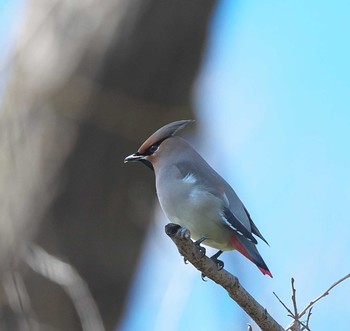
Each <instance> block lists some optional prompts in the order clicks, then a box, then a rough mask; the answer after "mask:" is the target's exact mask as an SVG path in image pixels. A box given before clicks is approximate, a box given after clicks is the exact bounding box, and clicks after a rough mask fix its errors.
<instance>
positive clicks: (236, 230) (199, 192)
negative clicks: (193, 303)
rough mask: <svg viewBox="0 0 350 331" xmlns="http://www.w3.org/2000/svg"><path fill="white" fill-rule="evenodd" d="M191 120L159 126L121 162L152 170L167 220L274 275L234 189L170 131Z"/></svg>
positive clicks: (178, 128) (258, 235) (205, 242)
mask: <svg viewBox="0 0 350 331" xmlns="http://www.w3.org/2000/svg"><path fill="white" fill-rule="evenodd" d="M190 122H192V121H187V120H185V121H177V122H173V123H170V124H168V125H166V126H164V127H162V128H161V129H159V130H157V131H156V132H155V133H154V134H153V135H151V136H150V137H149V138H148V139H147V140H146V141H145V142H144V143H143V144H142V146H141V147H140V149H139V150H138V152H137V153H135V154H132V155H130V156H128V157H127V158H126V159H125V162H130V161H142V162H143V163H146V165H148V166H149V167H150V168H152V169H153V170H154V172H155V176H156V189H157V195H158V199H159V202H160V205H161V207H162V209H163V211H164V213H165V214H166V215H167V217H168V218H169V220H170V221H171V222H173V223H176V224H179V225H181V226H184V227H186V228H188V229H189V230H190V232H191V236H192V238H193V239H195V240H198V239H200V238H203V237H205V238H207V239H206V240H205V241H204V242H203V243H204V244H206V245H208V246H211V247H214V248H217V249H219V250H221V251H227V250H233V249H237V250H238V251H239V252H241V253H242V254H243V255H244V256H246V257H247V258H248V259H250V260H251V261H252V262H254V263H255V264H256V265H257V266H258V268H259V269H260V270H261V271H262V272H263V273H264V274H268V275H270V276H271V277H272V275H271V273H270V271H269V269H268V268H267V266H266V264H265V262H264V261H263V259H262V258H261V256H260V254H259V252H258V250H257V249H256V244H257V241H256V239H255V237H254V235H255V236H257V237H259V238H261V239H262V240H263V241H265V242H266V240H265V238H264V237H263V236H262V235H261V233H260V231H259V230H258V228H257V227H256V225H255V224H254V222H253V221H252V219H251V217H250V215H249V213H248V212H247V210H246V208H245V206H244V205H243V203H242V202H241V200H240V199H239V198H238V196H237V194H236V193H235V191H234V190H233V189H232V188H231V186H230V185H229V184H228V183H227V182H226V181H225V180H224V179H223V178H222V177H221V176H220V175H219V174H218V173H217V172H216V171H215V170H214V169H213V168H212V167H210V165H209V164H208V163H207V162H206V161H205V160H204V159H203V158H202V157H201V156H200V155H199V154H198V153H197V152H196V151H195V150H194V149H193V147H192V146H191V145H190V144H189V143H187V141H185V140H184V139H183V138H181V137H177V136H174V134H175V133H176V132H177V131H178V130H180V129H181V128H183V127H184V126H185V125H187V124H188V123H190ZM266 243H267V242H266Z"/></svg>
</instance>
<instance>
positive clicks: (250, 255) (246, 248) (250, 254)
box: [232, 235, 272, 278]
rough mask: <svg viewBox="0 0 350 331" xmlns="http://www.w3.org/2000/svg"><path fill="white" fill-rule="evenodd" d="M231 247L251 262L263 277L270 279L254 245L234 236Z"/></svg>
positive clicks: (267, 269) (267, 270)
mask: <svg viewBox="0 0 350 331" xmlns="http://www.w3.org/2000/svg"><path fill="white" fill-rule="evenodd" d="M232 245H233V246H234V247H235V248H236V249H237V251H239V252H240V253H241V254H242V255H244V256H245V257H246V258H247V259H248V260H250V261H252V262H253V263H254V264H255V265H256V266H257V267H258V268H259V270H260V271H261V272H262V273H263V274H264V275H269V276H270V277H271V278H272V274H271V272H270V270H269V268H268V267H267V265H266V263H265V262H264V260H263V259H262V257H261V255H260V253H259V252H258V250H257V248H256V246H255V244H254V243H252V242H250V241H248V240H246V239H245V238H244V237H242V236H239V235H234V236H232Z"/></svg>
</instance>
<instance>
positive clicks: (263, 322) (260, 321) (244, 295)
mask: <svg viewBox="0 0 350 331" xmlns="http://www.w3.org/2000/svg"><path fill="white" fill-rule="evenodd" d="M165 232H166V234H167V235H168V236H169V237H170V238H171V239H172V240H173V242H174V243H175V245H176V246H177V248H178V250H179V252H180V254H181V255H182V256H184V258H185V259H186V260H188V261H189V262H191V264H193V266H194V267H196V268H197V269H198V270H199V271H201V272H202V273H203V274H204V275H205V276H207V277H208V278H210V279H211V280H213V281H214V282H215V283H217V284H219V285H221V286H222V287H223V288H224V289H225V290H226V291H227V292H228V294H229V296H230V297H231V298H232V299H233V300H234V301H236V302H237V303H238V304H239V305H240V306H241V308H242V309H243V310H244V311H245V312H246V313H247V314H248V315H249V316H250V317H251V318H252V319H253V320H254V321H255V322H256V324H257V325H258V326H259V327H260V328H261V330H263V331H283V330H284V329H283V327H282V326H281V325H279V324H278V323H277V322H276V321H275V320H274V319H273V318H272V317H271V315H270V314H269V313H268V312H267V310H266V309H265V308H264V307H263V306H261V305H260V304H259V303H258V302H257V301H256V300H255V299H254V298H253V297H252V296H251V295H250V294H249V293H248V292H247V291H246V290H245V289H244V288H243V287H242V285H241V284H240V283H239V280H238V278H237V277H235V276H233V275H232V274H230V273H229V272H227V271H226V270H224V269H221V270H217V265H216V264H215V263H214V262H213V261H212V260H211V259H210V258H208V257H207V256H206V255H204V256H203V254H202V253H201V252H200V251H199V249H198V247H197V246H196V245H194V243H193V241H192V240H191V238H190V232H189V231H188V230H187V229H185V228H182V227H180V226H179V225H177V224H173V223H170V224H167V225H166V226H165Z"/></svg>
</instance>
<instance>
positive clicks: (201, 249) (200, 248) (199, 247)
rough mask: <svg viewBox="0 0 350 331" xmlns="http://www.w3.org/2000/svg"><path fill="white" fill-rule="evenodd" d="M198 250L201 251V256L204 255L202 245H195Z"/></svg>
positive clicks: (204, 251)
mask: <svg viewBox="0 0 350 331" xmlns="http://www.w3.org/2000/svg"><path fill="white" fill-rule="evenodd" d="M197 247H198V250H199V252H200V253H201V256H202V257H203V256H205V253H206V249H205V248H204V247H203V246H200V245H199V244H198V245H197Z"/></svg>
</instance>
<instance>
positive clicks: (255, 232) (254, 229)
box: [244, 207, 270, 246]
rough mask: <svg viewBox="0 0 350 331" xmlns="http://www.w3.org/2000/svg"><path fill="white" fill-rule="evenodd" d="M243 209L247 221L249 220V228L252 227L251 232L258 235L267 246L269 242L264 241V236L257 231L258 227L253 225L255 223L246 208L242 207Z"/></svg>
mask: <svg viewBox="0 0 350 331" xmlns="http://www.w3.org/2000/svg"><path fill="white" fill-rule="evenodd" d="M244 210H245V212H246V214H247V216H248V218H249V221H250V225H251V228H252V233H253V234H255V235H256V236H258V237H259V238H260V239H261V240H263V241H264V242H265V243H266V244H267V245H268V246H270V245H269V243H268V242H267V241H266V239H265V238H264V236H263V235H262V234H261V232H260V231H259V229H258V228H257V226H256V225H255V223H254V222H253V220H252V218H251V217H250V215H249V213H248V210H247V209H246V208H245V207H244Z"/></svg>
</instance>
